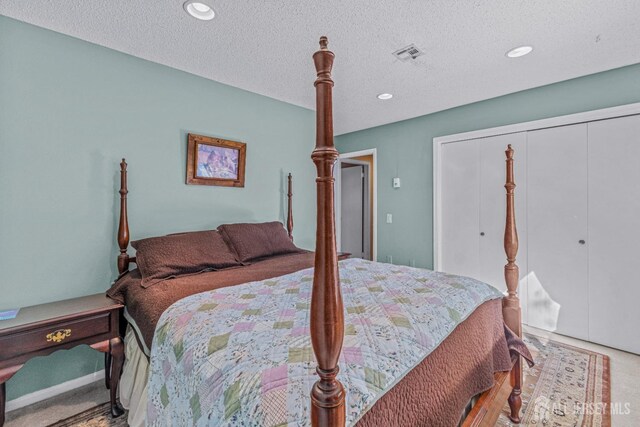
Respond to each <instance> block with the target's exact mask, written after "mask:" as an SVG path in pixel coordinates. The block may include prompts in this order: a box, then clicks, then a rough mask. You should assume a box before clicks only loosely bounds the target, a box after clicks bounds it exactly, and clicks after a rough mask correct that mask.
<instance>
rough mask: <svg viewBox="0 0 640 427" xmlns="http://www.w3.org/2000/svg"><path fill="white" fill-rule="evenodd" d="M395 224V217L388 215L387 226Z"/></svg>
mask: <svg viewBox="0 0 640 427" xmlns="http://www.w3.org/2000/svg"><path fill="white" fill-rule="evenodd" d="M392 222H393V215H391V214H390V213H388V214H387V224H391V223H392Z"/></svg>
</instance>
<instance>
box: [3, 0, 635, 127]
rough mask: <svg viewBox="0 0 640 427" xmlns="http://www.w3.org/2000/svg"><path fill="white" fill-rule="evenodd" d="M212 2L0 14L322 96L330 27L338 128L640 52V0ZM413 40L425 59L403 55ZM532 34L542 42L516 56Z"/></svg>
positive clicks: (261, 86)
mask: <svg viewBox="0 0 640 427" xmlns="http://www.w3.org/2000/svg"><path fill="white" fill-rule="evenodd" d="M201 1H202V2H204V3H207V4H209V5H210V6H212V7H213V8H214V10H215V11H216V14H217V16H216V18H215V19H214V20H213V21H208V22H203V21H197V20H195V19H194V18H191V17H190V16H188V15H187V14H186V13H185V12H184V10H183V8H182V3H183V1H182V0H137V1H132V0H0V14H2V15H6V16H9V17H12V18H15V19H18V20H21V21H25V22H29V23H31V24H35V25H38V26H41V27H44V28H48V29H51V30H54V31H58V32H61V33H64V34H68V35H71V36H74V37H78V38H80V39H83V40H87V41H90V42H93V43H96V44H99V45H102V46H106V47H109V48H112V49H116V50H119V51H122V52H126V53H128V54H131V55H134V56H138V57H140V58H144V59H147V60H150V61H153V62H157V63H160V64H165V65H168V66H170V67H173V68H177V69H180V70H184V71H187V72H190V73H193V74H196V75H199V76H202V77H206V78H209V79H213V80H216V81H219V82H222V83H225V84H228V85H231V86H236V87H239V88H242V89H246V90H249V91H252V92H256V93H260V94H263V95H267V96H270V97H273V98H276V99H279V100H282V101H286V102H289V103H292V104H296V105H300V106H303V107H307V108H312V109H313V108H314V106H315V98H314V90H313V86H312V83H313V80H314V77H315V72H314V68H313V64H312V61H311V54H312V53H313V52H314V51H315V50H316V49H317V46H318V38H319V36H321V35H327V36H328V37H329V42H330V44H329V47H330V48H331V49H332V50H333V51H334V52H335V54H336V63H335V69H334V80H335V81H336V86H335V92H334V93H335V95H334V116H335V119H334V121H335V131H336V133H337V134H340V133H346V132H351V131H355V130H359V129H364V128H368V127H372V126H377V125H382V124H385V123H390V122H395V121H398V120H403V119H408V118H411V117H416V116H420V115H423V114H428V113H431V112H435V111H439V110H444V109H447V108H451V107H455V106H458V105H463V104H468V103H471V102H475V101H480V100H483V99H488V98H493V97H496V96H499V95H503V94H507V93H511V92H515V91H520V90H523V89H528V88H532V87H536V86H541V85H545V84H549V83H553V82H557V81H561V80H566V79H570V78H574V77H578V76H582V75H586V74H591V73H595V72H599V71H604V70H608V69H611V68H616V67H621V66H624V65H629V64H633V63H637V62H640V19H638V18H639V17H640V0H562V1H559V0H537V1H534V0H526V1H525V0H523V1H518V0H493V1H491V0H475V1H472V0H457V1H456V0H414V1H409V0H395V1H394V0H375V1H374V0H349V1H345V0H322V1H318V0H288V1H285V0H201ZM410 43H415V44H416V45H417V46H418V47H419V48H421V49H422V50H424V52H425V55H423V56H422V57H420V58H419V60H418V61H417V63H416V64H409V63H405V62H401V61H399V60H397V59H396V58H395V57H394V56H392V54H391V53H392V52H393V51H395V50H397V49H399V48H402V47H404V46H406V45H408V44H410ZM522 44H530V45H533V46H534V48H535V50H534V51H533V53H532V54H530V55H528V56H525V57H522V58H518V59H509V58H506V57H505V52H506V51H507V50H509V49H510V48H513V47H515V46H519V45H522ZM380 92H391V93H393V95H394V98H393V99H392V100H389V101H380V100H378V99H377V98H376V95H377V94H378V93H380Z"/></svg>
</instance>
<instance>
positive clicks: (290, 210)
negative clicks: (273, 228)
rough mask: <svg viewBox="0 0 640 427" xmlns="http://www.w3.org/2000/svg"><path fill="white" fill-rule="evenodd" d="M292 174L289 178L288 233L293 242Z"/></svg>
mask: <svg viewBox="0 0 640 427" xmlns="http://www.w3.org/2000/svg"><path fill="white" fill-rule="evenodd" d="M291 180H292V177H291V174H289V176H287V233H288V234H289V238H290V239H291V240H293V204H292V198H293V184H292V183H291Z"/></svg>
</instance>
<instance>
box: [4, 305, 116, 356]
mask: <svg viewBox="0 0 640 427" xmlns="http://www.w3.org/2000/svg"><path fill="white" fill-rule="evenodd" d="M110 317H111V313H108V312H107V313H100V314H96V315H94V316H90V317H83V318H80V319H76V320H67V321H62V322H60V323H52V324H51V325H50V326H43V327H41V328H37V329H32V330H29V331H24V332H16V333H15V334H11V335H8V336H4V337H2V338H0V360H7V359H11V358H13V357H16V356H19V355H21V354H25V353H30V352H33V351H38V350H42V349H46V348H52V347H56V346H58V345H63V344H66V343H70V342H74V341H77V340H81V339H84V338H88V337H91V336H96V335H101V334H106V333H108V332H109V329H110Z"/></svg>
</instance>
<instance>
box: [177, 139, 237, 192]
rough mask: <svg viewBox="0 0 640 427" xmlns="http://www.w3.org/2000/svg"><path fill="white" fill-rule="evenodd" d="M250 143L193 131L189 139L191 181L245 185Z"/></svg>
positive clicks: (188, 180)
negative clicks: (198, 133)
mask: <svg viewBox="0 0 640 427" xmlns="http://www.w3.org/2000/svg"><path fill="white" fill-rule="evenodd" d="M246 160H247V144H245V143H243V142H238V141H230V140H227V139H221V138H214V137H210V136H204V135H196V134H192V133H190V134H189V135H188V143H187V181H186V183H187V184H188V185H218V186H224V187H244V175H245V163H246Z"/></svg>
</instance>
